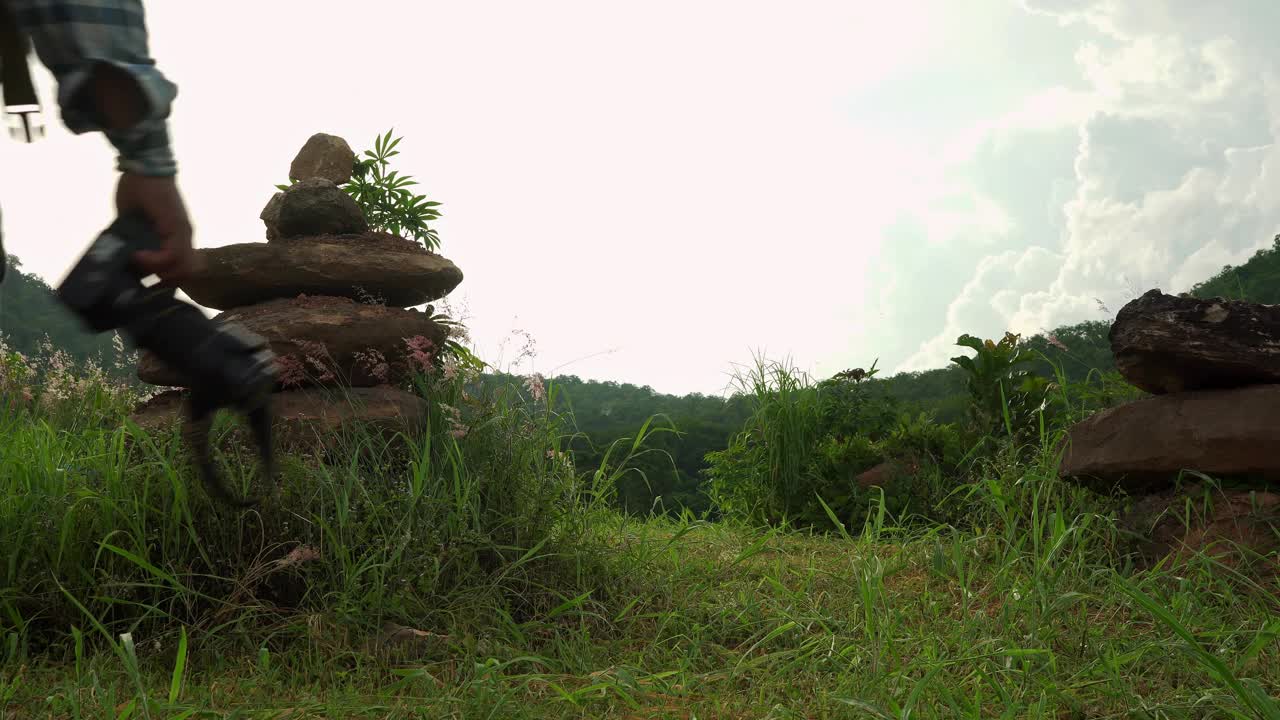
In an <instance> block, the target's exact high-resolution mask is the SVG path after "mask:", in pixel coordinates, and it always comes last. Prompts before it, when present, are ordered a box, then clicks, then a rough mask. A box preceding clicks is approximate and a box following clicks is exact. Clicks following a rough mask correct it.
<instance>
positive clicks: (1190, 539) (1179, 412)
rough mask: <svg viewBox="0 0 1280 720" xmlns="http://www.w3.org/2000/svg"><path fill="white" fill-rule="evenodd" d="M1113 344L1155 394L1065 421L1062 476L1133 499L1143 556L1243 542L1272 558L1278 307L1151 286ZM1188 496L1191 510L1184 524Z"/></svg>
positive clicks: (1121, 365) (1124, 364)
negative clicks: (1193, 510)
mask: <svg viewBox="0 0 1280 720" xmlns="http://www.w3.org/2000/svg"><path fill="white" fill-rule="evenodd" d="M1110 341H1111V350H1112V353H1113V354H1114V356H1115V361H1116V367H1117V369H1118V370H1119V372H1120V373H1121V374H1122V375H1123V376H1124V378H1125V379H1126V380H1128V381H1129V383H1131V384H1132V385H1134V386H1136V387H1138V388H1141V389H1142V390H1145V391H1146V392H1148V393H1151V395H1150V396H1149V397H1145V398H1142V399H1140V400H1136V401H1133V402H1130V403H1127V404H1125V405H1121V406H1119V407H1116V408H1112V409H1110V410H1106V411H1103V412H1100V413H1097V414H1095V415H1093V416H1091V417H1089V418H1088V419H1086V420H1084V421H1083V422H1081V423H1079V424H1077V425H1076V426H1075V427H1073V428H1072V429H1071V431H1070V433H1069V434H1068V436H1067V438H1066V443H1065V447H1064V448H1063V460H1062V464H1061V466H1060V473H1061V474H1062V475H1063V476H1064V477H1067V478H1071V479H1074V480H1076V481H1078V482H1081V483H1083V484H1085V485H1088V486H1091V487H1094V488H1095V489H1098V490H1102V491H1112V490H1116V489H1119V490H1122V491H1124V492H1125V493H1126V494H1127V495H1128V496H1130V498H1132V499H1133V500H1134V502H1133V504H1132V508H1131V510H1130V512H1129V514H1128V516H1127V517H1126V518H1124V519H1123V524H1125V525H1126V526H1128V529H1129V530H1131V531H1132V532H1133V533H1134V534H1135V535H1136V536H1137V537H1140V538H1143V541H1142V542H1143V543H1144V546H1145V547H1144V548H1143V552H1144V554H1146V555H1147V556H1148V558H1149V559H1151V560H1156V559H1158V558H1159V557H1163V556H1166V555H1168V554H1169V553H1170V552H1173V553H1175V554H1177V553H1182V552H1185V551H1187V550H1196V549H1209V548H1210V547H1211V546H1212V547H1215V548H1218V549H1219V550H1222V551H1228V550H1234V549H1238V548H1239V547H1245V548H1248V549H1249V550H1250V552H1249V553H1248V554H1249V555H1251V556H1252V557H1253V558H1254V559H1257V558H1259V557H1263V558H1265V557H1267V556H1268V555H1269V554H1270V555H1271V556H1272V557H1271V560H1270V562H1269V563H1268V564H1269V565H1276V564H1277V556H1275V555H1274V553H1275V551H1276V549H1277V547H1278V546H1280V541H1278V540H1280V533H1278V532H1277V530H1280V494H1277V493H1276V491H1275V490H1276V486H1277V484H1278V483H1280V452H1278V450H1280V305H1261V304H1258V303H1250V302H1244V301H1238V300H1224V299H1222V298H1215V299H1208V300H1206V299H1197V298H1194V297H1190V296H1187V295H1181V296H1172V295H1167V294H1165V293H1162V292H1160V291H1159V290H1152V291H1150V292H1148V293H1146V294H1145V295H1143V296H1142V297H1140V298H1137V299H1135V300H1133V301H1131V302H1130V303H1128V304H1127V305H1125V307H1124V308H1123V309H1121V311H1120V312H1119V313H1118V314H1117V315H1116V319H1115V322H1114V323H1113V324H1112V327H1111V333H1110ZM1205 477H1207V478H1210V479H1211V480H1212V481H1213V482H1212V483H1206V482H1204V478H1205ZM1188 499H1190V500H1191V501H1192V502H1191V503H1190V506H1191V507H1195V508H1197V512H1196V515H1198V517H1195V518H1192V522H1191V523H1184V522H1183V516H1184V514H1185V513H1184V510H1185V508H1186V507H1187V506H1188V505H1187V503H1186V502H1185V501H1186V500H1188ZM1223 541H1226V542H1223Z"/></svg>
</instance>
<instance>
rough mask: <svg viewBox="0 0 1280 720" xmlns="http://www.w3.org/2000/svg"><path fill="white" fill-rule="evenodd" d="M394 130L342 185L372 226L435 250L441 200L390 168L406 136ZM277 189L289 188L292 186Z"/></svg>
mask: <svg viewBox="0 0 1280 720" xmlns="http://www.w3.org/2000/svg"><path fill="white" fill-rule="evenodd" d="M393 132H394V129H392V130H388V131H387V132H386V134H383V135H378V136H377V137H375V138H374V140H373V149H372V150H365V151H364V152H363V153H362V154H361V155H360V156H358V157H357V158H356V161H355V163H354V164H353V167H352V170H351V180H349V181H348V182H346V183H343V184H342V185H341V186H340V187H341V188H342V190H343V191H345V192H346V193H347V194H348V195H350V196H351V198H352V199H353V200H355V201H356V204H357V205H359V206H360V210H361V211H363V212H364V216H365V219H366V220H367V221H368V222H369V227H370V228H371V229H373V230H380V231H383V232H388V233H391V234H393V235H404V236H408V237H412V238H413V239H414V240H416V241H418V242H420V243H422V246H423V247H425V248H426V249H427V250H432V251H434V250H436V249H437V248H438V247H440V235H439V234H438V233H437V232H436V230H435V228H432V227H431V226H430V225H428V222H430V221H431V220H435V219H437V218H439V217H440V211H439V210H437V208H438V207H439V206H440V203H438V202H435V201H432V200H428V199H427V197H426V196H425V195H417V194H415V193H414V192H413V191H411V190H409V188H411V187H413V186H415V185H417V184H418V181H417V180H414V179H413V176H411V175H402V174H400V172H399V171H397V170H389V169H388V168H389V166H390V164H391V162H390V160H391V158H393V157H395V156H396V155H399V154H400V151H399V150H396V146H398V145H399V144H400V141H401V140H403V139H404V138H402V137H395V138H393V137H392V133H393ZM276 188H277V189H278V190H286V189H288V188H289V186H288V185H277V186H276Z"/></svg>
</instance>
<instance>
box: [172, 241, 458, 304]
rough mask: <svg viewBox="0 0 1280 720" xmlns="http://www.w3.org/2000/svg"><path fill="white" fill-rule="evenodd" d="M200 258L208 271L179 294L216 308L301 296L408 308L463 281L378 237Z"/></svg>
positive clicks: (421, 251)
mask: <svg viewBox="0 0 1280 720" xmlns="http://www.w3.org/2000/svg"><path fill="white" fill-rule="evenodd" d="M196 253H197V255H199V256H200V259H201V261H202V262H201V264H202V266H203V267H202V268H201V270H199V271H198V272H196V273H195V274H194V275H192V276H191V277H190V278H189V279H188V280H185V281H183V283H182V285H181V287H182V290H183V292H185V293H186V294H187V295H188V296H190V297H191V299H192V300H194V301H195V302H197V303H199V304H200V305H203V306H205V307H208V308H214V309H216V310H228V309H231V308H237V307H243V306H245V305H253V304H255V303H260V302H265V301H267V300H277V299H281V298H292V297H297V296H298V295H300V294H306V295H332V296H337V297H347V298H351V299H354V300H366V299H368V298H373V299H375V300H377V301H379V302H381V303H383V304H386V305H392V306H396V307H409V306H413V305H421V304H423V303H426V302H431V301H432V300H437V299H439V298H442V297H444V296H445V295H447V294H449V293H450V292H452V291H453V289H454V288H456V287H457V286H458V284H459V283H461V282H462V271H461V270H459V269H458V267H457V266H456V265H454V264H453V263H452V262H450V261H449V260H447V259H445V258H444V257H441V256H440V255H436V254H435V253H431V252H428V251H427V250H426V249H425V248H423V247H422V246H421V245H419V244H417V243H414V242H411V241H409V240H405V239H403V238H398V237H395V236H393V235H384V234H380V233H366V234H364V235H355V236H346V235H344V236H333V237H327V238H298V239H296V240H292V241H287V242H275V243H261V242H259V243H240V244H236V245H224V246H222V247H216V248H203V249H200V250H197V251H196Z"/></svg>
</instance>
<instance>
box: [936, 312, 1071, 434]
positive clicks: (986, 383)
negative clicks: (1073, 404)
mask: <svg viewBox="0 0 1280 720" xmlns="http://www.w3.org/2000/svg"><path fill="white" fill-rule="evenodd" d="M956 344H957V345H960V346H963V347H968V348H972V349H973V350H975V351H976V355H974V356H973V357H968V356H966V355H960V356H958V357H953V358H951V361H952V362H954V363H955V364H956V365H958V366H960V368H961V369H963V370H964V371H965V373H966V374H967V376H968V377H967V378H966V382H965V387H966V389H967V390H968V391H969V397H970V400H971V402H972V404H971V405H970V408H969V418H968V419H969V423H970V425H971V426H972V427H973V429H974V430H975V431H977V432H978V433H979V434H991V435H1001V434H1003V435H1005V436H1007V437H1012V438H1025V437H1029V436H1030V435H1032V434H1033V433H1035V432H1036V431H1037V430H1038V428H1039V427H1040V423H1041V421H1042V419H1043V415H1044V413H1045V412H1046V411H1048V410H1049V409H1050V408H1051V403H1052V397H1051V396H1050V391H1051V390H1052V387H1051V386H1050V383H1049V380H1048V379H1047V378H1045V377H1044V376H1042V375H1037V374H1036V373H1035V372H1034V371H1033V370H1032V369H1031V368H1029V367H1027V365H1029V364H1030V363H1031V362H1033V361H1034V360H1035V357H1036V356H1035V354H1034V353H1032V352H1031V351H1030V350H1027V349H1025V348H1023V347H1021V346H1020V344H1019V336H1018V335H1015V334H1013V333H1005V336H1004V337H1003V338H1001V339H1000V340H999V341H998V342H997V341H994V340H986V341H983V340H980V339H978V338H976V337H973V336H972V335H961V336H960V338H959V339H957V340H956Z"/></svg>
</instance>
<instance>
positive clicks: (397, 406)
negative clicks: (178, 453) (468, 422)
mask: <svg viewBox="0 0 1280 720" xmlns="http://www.w3.org/2000/svg"><path fill="white" fill-rule="evenodd" d="M271 399H272V402H273V408H272V409H273V412H274V413H275V424H274V429H275V432H276V440H277V441H278V443H279V446H280V447H281V448H282V449H298V448H299V447H303V446H307V445H309V444H312V443H314V441H316V440H321V441H323V440H325V439H326V438H332V437H335V436H337V435H339V434H340V433H341V432H342V431H344V430H348V429H353V428H355V427H358V426H363V427H365V428H366V429H373V430H375V431H377V432H380V433H390V434H394V433H396V432H406V433H410V434H413V433H417V432H419V431H421V430H422V429H423V428H424V427H425V420H426V417H427V409H428V406H427V401H426V400H424V399H422V398H421V397H419V396H418V395H415V394H413V393H409V392H405V391H403V390H397V389H395V388H391V387H386V386H383V387H371V388H334V389H330V388H302V389H299V390H287V391H284V392H279V393H276V394H275V395H273V396H272V398H271ZM184 402H185V393H183V392H181V391H169V392H165V393H161V394H160V395H157V396H155V397H154V398H151V399H150V400H148V401H147V402H145V403H143V404H142V405H140V406H139V407H138V408H137V410H135V411H134V413H133V415H132V416H131V419H132V420H133V421H134V422H135V423H137V424H138V425H139V426H140V427H142V428H143V429H144V430H147V431H148V432H153V433H154V432H163V431H166V430H169V429H170V428H171V427H172V425H173V423H176V422H179V421H180V420H181V418H182V413H183V403H184ZM246 437H247V434H246Z"/></svg>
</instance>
